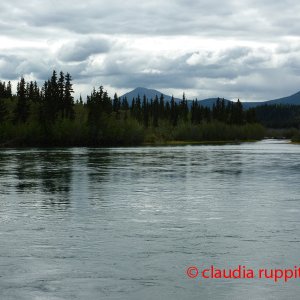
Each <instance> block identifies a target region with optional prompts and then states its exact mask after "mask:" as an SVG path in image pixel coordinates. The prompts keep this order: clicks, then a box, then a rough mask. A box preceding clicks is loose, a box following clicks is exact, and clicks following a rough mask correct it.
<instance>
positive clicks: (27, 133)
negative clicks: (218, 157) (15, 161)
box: [0, 71, 264, 146]
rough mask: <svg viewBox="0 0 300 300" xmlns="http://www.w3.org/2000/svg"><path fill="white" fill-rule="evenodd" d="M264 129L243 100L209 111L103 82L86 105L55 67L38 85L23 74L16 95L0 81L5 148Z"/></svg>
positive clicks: (255, 133)
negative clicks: (124, 93)
mask: <svg viewBox="0 0 300 300" xmlns="http://www.w3.org/2000/svg"><path fill="white" fill-rule="evenodd" d="M263 136H264V128H263V127H262V126H261V125H259V124H257V123H256V117H255V110H253V109H252V110H248V111H244V110H243V107H242V104H241V102H240V101H238V102H236V103H232V102H230V103H228V104H225V101H224V99H218V100H217V101H216V103H215V104H214V106H213V107H212V108H211V109H210V108H207V107H203V106H201V105H200V104H199V103H198V101H197V100H195V101H193V102H192V103H191V105H189V104H188V101H187V100H186V98H185V95H183V97H182V100H181V101H175V99H174V98H172V99H171V101H165V100H164V97H163V95H160V97H159V96H156V97H155V98H154V99H147V98H146V96H145V95H144V96H143V95H141V97H140V96H138V97H137V98H134V99H126V97H125V98H123V99H121V98H119V97H118V96H117V94H115V95H114V97H113V99H111V98H110V97H109V96H108V93H107V91H105V90H104V88H103V87H102V86H100V87H99V88H98V89H95V88H94V89H93V90H92V92H91V94H90V95H89V96H88V97H87V99H86V102H85V103H84V102H83V101H82V99H81V97H80V100H79V101H78V100H77V101H76V103H74V98H73V87H72V77H71V75H70V74H68V73H67V74H64V73H63V72H60V73H59V75H58V74H57V72H56V71H53V73H52V76H51V78H50V79H48V80H47V81H45V82H44V84H43V86H42V87H39V86H38V84H37V83H36V82H32V81H31V82H26V81H25V79H24V78H21V79H20V81H19V82H18V86H17V94H16V95H12V92H11V84H10V82H8V83H7V84H6V83H5V82H0V143H1V145H2V146H108V145H109V146H111V145H138V144H142V143H164V142H166V141H171V140H181V141H229V140H248V139H261V138H263Z"/></svg>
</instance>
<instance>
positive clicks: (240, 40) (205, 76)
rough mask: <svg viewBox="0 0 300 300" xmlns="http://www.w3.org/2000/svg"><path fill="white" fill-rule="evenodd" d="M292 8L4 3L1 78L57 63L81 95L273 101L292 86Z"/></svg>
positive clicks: (295, 43) (296, 35)
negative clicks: (143, 92) (138, 91)
mask: <svg viewBox="0 0 300 300" xmlns="http://www.w3.org/2000/svg"><path fill="white" fill-rule="evenodd" d="M299 10H300V3H299V4H298V3H296V2H295V1H294V0H284V1H277V2H276V1H275V2H274V1H271V0H266V1H258V0H251V1H250V0H245V1H236V0H228V1H225V2H224V1H222V2H221V1H220V0H211V1H205V0H166V1H160V0H145V1H137V0H128V1H126V2H124V1H121V0H110V1H104V0H86V1H84V2H83V1H81V2H79V1H71V0H65V1H63V2H61V1H58V0H49V1H46V2H43V3H42V2H41V1H40V0H27V1H25V2H24V1H21V0H13V1H4V2H3V3H2V4H1V10H0V80H13V79H17V78H19V77H20V76H21V75H25V76H26V75H28V76H30V78H31V77H33V78H36V79H37V80H39V81H40V82H42V81H43V80H46V79H47V78H48V77H49V76H50V75H51V72H52V70H53V69H57V70H58V71H59V70H63V71H64V72H70V73H71V75H72V76H73V78H74V83H75V84H76V83H77V84H78V85H80V87H81V92H83V93H84V92H85V93H89V91H90V90H91V89H92V85H94V84H95V85H98V84H99V85H100V84H103V85H107V86H110V87H112V88H113V89H116V90H117V91H118V90H124V89H131V88H135V87H136V86H146V87H152V88H158V89H159V88H160V89H164V90H168V91H171V90H174V91H178V93H179V95H181V94H182V91H183V90H185V91H186V92H187V94H189V93H188V90H190V91H191V95H193V96H197V95H198V98H201V97H209V96H214V95H222V96H224V97H227V98H229V97H236V95H240V97H241V98H243V95H245V97H247V98H248V100H249V99H250V100H251V99H252V100H259V99H266V98H267V99H269V98H276V97H280V96H284V95H288V94H291V93H292V92H296V91H298V90H299V85H298V82H299V76H300V62H299V59H298V57H300V56H299V55H300V16H299V15H297V14H296V12H297V11H299ZM287 79H288V80H287ZM112 92H114V91H112Z"/></svg>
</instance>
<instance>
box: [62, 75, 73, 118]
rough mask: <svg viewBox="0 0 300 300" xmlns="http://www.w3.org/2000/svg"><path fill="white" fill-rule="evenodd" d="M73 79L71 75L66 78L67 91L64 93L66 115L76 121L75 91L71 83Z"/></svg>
mask: <svg viewBox="0 0 300 300" xmlns="http://www.w3.org/2000/svg"><path fill="white" fill-rule="evenodd" d="M71 81H72V77H71V75H70V74H69V73H67V74H66V76H65V91H64V98H63V99H64V101H63V102H64V111H65V113H64V115H65V116H66V118H69V119H74V116H75V112H74V97H73V96H72V93H74V91H73V84H72V83H71Z"/></svg>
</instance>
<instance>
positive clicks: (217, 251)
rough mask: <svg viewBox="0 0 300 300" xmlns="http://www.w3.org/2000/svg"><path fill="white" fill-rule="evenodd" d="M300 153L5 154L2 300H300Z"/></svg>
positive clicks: (265, 144)
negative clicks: (277, 271) (208, 271)
mask: <svg viewBox="0 0 300 300" xmlns="http://www.w3.org/2000/svg"><path fill="white" fill-rule="evenodd" d="M299 183H300V146H298V145H292V144H288V143H287V142H286V141H270V140H265V141H262V142H258V143H249V144H248V143H246V144H242V145H225V146H180V147H145V148H110V149H89V148H69V149H55V150H47V149H26V150H19V149H8V150H1V151H0V245H1V247H0V299H18V300H19V299H30V300H32V299H122V300H124V299H125V300H126V299H143V300H146V299H166V300H167V299H284V298H286V299H298V298H299V293H300V279H293V280H290V281H289V282H287V283H283V282H282V280H281V281H280V282H278V283H274V282H273V281H272V280H271V279H264V280H263V279H239V280H237V279H202V278H197V279H190V278H188V277H187V276H186V273H185V271H186V268H187V267H188V266H190V265H195V266H197V267H199V269H200V270H201V268H204V267H210V265H214V266H216V267H218V268H230V267H231V268H234V267H237V266H238V265H239V264H240V265H245V266H247V267H248V268H251V269H258V268H263V267H264V268H293V267H294V266H300V218H299V213H300V184H299Z"/></svg>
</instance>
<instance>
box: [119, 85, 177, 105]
mask: <svg viewBox="0 0 300 300" xmlns="http://www.w3.org/2000/svg"><path fill="white" fill-rule="evenodd" d="M161 94H163V95H164V100H165V101H171V99H172V96H169V95H166V94H164V93H162V92H159V91H157V90H153V89H147V88H143V87H137V88H136V89H134V90H132V91H130V92H128V93H126V94H124V95H123V96H121V99H123V98H124V97H126V98H127V101H128V103H129V104H131V102H132V99H133V98H137V97H138V96H140V98H141V100H143V96H144V95H146V97H147V98H148V99H149V100H150V99H154V98H155V96H157V97H158V98H159V97H160V95H161ZM174 99H175V101H176V102H179V101H180V100H181V99H178V98H174Z"/></svg>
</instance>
